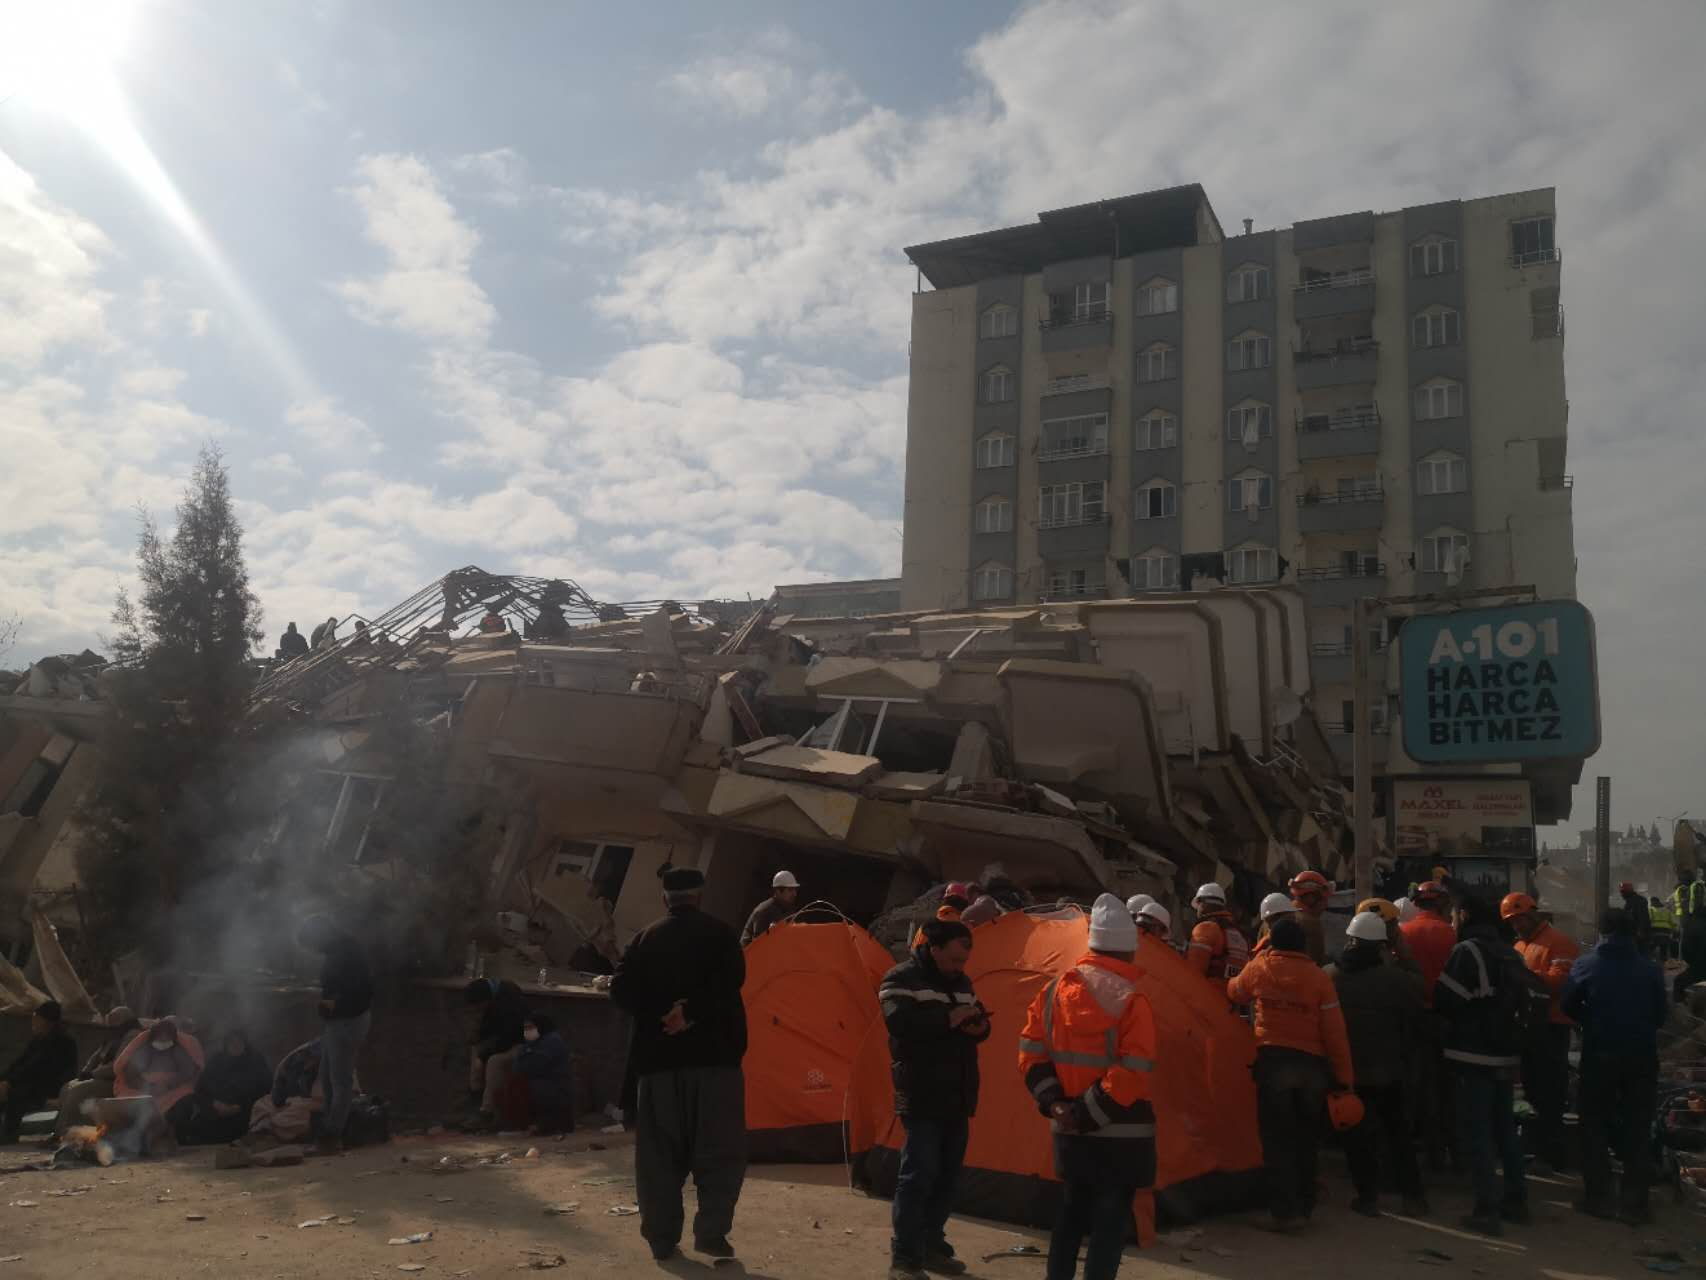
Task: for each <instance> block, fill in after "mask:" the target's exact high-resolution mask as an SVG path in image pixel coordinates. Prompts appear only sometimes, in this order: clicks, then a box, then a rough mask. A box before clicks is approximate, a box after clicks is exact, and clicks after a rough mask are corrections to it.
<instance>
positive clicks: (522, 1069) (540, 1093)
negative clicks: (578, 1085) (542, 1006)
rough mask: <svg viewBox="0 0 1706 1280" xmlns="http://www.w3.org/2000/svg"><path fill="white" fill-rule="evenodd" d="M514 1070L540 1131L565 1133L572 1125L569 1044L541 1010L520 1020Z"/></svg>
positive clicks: (573, 1116) (573, 1109) (535, 1124)
mask: <svg viewBox="0 0 1706 1280" xmlns="http://www.w3.org/2000/svg"><path fill="white" fill-rule="evenodd" d="M521 1036H522V1040H521V1049H520V1050H519V1052H517V1054H516V1057H515V1074H516V1076H517V1078H519V1079H521V1080H524V1081H526V1083H527V1110H528V1114H529V1115H530V1116H531V1117H532V1119H533V1124H534V1126H535V1127H536V1128H537V1129H538V1130H539V1132H540V1133H568V1132H570V1131H572V1130H573V1129H574V1127H575V1107H574V1077H573V1075H572V1073H571V1071H570V1066H569V1046H568V1043H567V1042H566V1041H565V1040H564V1039H563V1037H562V1035H561V1033H559V1032H558V1030H557V1024H556V1023H555V1022H553V1021H552V1020H551V1018H550V1017H549V1016H548V1015H546V1014H544V1013H540V1012H534V1013H530V1014H528V1015H527V1021H526V1022H525V1023H523V1024H522V1029H521Z"/></svg>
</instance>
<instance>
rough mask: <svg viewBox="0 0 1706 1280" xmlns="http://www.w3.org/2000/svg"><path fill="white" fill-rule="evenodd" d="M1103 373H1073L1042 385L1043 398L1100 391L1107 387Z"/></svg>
mask: <svg viewBox="0 0 1706 1280" xmlns="http://www.w3.org/2000/svg"><path fill="white" fill-rule="evenodd" d="M1108 385H1109V384H1108V375H1107V374H1105V373H1073V374H1068V375H1066V376H1065V377H1062V378H1050V379H1049V380H1048V381H1047V382H1045V383H1043V394H1044V395H1045V396H1063V395H1066V394H1067V393H1068V392H1072V391H1101V390H1104V389H1105V388H1106V387H1107V386H1108Z"/></svg>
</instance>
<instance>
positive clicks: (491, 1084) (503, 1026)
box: [462, 978, 527, 1129]
mask: <svg viewBox="0 0 1706 1280" xmlns="http://www.w3.org/2000/svg"><path fill="white" fill-rule="evenodd" d="M462 994H463V998H464V999H466V1000H467V1002H468V1003H469V1005H470V1006H472V1007H473V1008H475V1009H478V1010H479V1011H480V1025H479V1026H478V1027H477V1028H476V1029H475V1031H474V1034H473V1036H472V1037H471V1038H470V1040H471V1043H472V1045H473V1048H472V1050H471V1051H470V1053H469V1059H468V1094H469V1101H470V1104H472V1103H473V1102H474V1101H476V1100H477V1101H478V1103H479V1113H478V1115H477V1116H473V1117H470V1120H469V1123H468V1124H467V1125H465V1126H464V1127H465V1128H470V1129H482V1128H483V1129H495V1128H497V1111H498V1104H497V1100H498V1095H499V1094H501V1093H502V1092H503V1090H504V1087H505V1086H506V1085H507V1084H508V1083H509V1079H510V1071H511V1068H512V1067H513V1066H514V1064H515V1055H516V1051H517V1050H518V1049H519V1048H520V1047H521V1039H522V1036H521V1032H522V1026H523V1024H525V1023H526V1021H527V997H526V996H525V995H523V994H522V991H521V988H520V987H518V986H516V985H515V983H513V982H511V981H510V980H509V979H508V978H502V979H499V978H475V979H474V980H473V981H471V982H470V983H469V984H468V985H467V986H466V987H464V988H463V991H462Z"/></svg>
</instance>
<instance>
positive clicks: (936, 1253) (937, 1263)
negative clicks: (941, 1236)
mask: <svg viewBox="0 0 1706 1280" xmlns="http://www.w3.org/2000/svg"><path fill="white" fill-rule="evenodd" d="M924 1269H925V1270H926V1271H928V1272H931V1273H932V1274H934V1275H939V1276H963V1275H964V1274H965V1273H966V1264H965V1263H963V1262H961V1261H960V1260H959V1259H958V1258H956V1257H955V1256H954V1246H953V1245H951V1244H949V1243H948V1242H947V1241H946V1240H944V1241H942V1243H941V1244H934V1245H931V1246H930V1247H929V1248H928V1249H926V1250H925V1251H924Z"/></svg>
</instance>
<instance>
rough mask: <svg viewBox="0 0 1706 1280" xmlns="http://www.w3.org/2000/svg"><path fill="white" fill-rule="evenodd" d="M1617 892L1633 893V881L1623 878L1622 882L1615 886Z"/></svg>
mask: <svg viewBox="0 0 1706 1280" xmlns="http://www.w3.org/2000/svg"><path fill="white" fill-rule="evenodd" d="M1617 892H1618V893H1634V892H1635V885H1634V882H1633V881H1629V880H1625V881H1624V882H1623V883H1622V884H1620V885H1618V886H1617Z"/></svg>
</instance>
